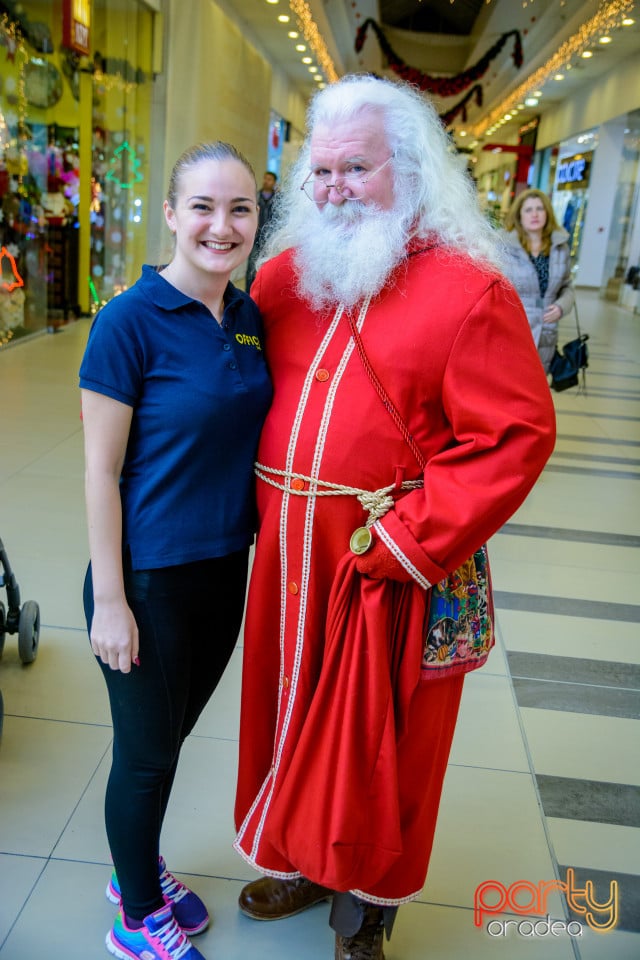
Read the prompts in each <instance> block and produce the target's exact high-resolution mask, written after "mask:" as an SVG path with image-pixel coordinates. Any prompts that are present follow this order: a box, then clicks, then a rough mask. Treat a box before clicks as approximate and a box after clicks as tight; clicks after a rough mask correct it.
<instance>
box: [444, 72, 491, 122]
mask: <svg viewBox="0 0 640 960" xmlns="http://www.w3.org/2000/svg"><path fill="white" fill-rule="evenodd" d="M472 97H475V101H476V104H477V105H478V106H479V107H481V106H482V85H481V84H480V83H476V84H474V86H473V87H471V90H469V93H467V94H466V95H465V96H464V97H463V98H462V100H459V101H458V103H456V105H455V106H454V107H451V109H450V110H447V111H446V113H441V114H440V119H441V120H442V122H443V124H444V125H445V127H448V126H449V125H450V124H451V123H453V121H454V120H455V118H456V117H457V116H458V114H459V113H461V114H462V122H463V123H466V122H467V104H468V103H469V100H471V98H472Z"/></svg>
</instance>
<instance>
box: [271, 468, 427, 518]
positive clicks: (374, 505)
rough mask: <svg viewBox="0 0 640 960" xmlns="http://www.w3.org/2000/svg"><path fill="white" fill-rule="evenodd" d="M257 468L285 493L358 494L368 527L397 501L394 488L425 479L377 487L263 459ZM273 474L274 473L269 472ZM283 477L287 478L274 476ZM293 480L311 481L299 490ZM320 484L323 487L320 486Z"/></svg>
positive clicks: (415, 487)
mask: <svg viewBox="0 0 640 960" xmlns="http://www.w3.org/2000/svg"><path fill="white" fill-rule="evenodd" d="M254 470H255V474H256V476H257V477H258V478H259V479H260V480H262V481H263V482H264V483H268V484H269V485H270V486H272V487H276V489H277V490H282V491H283V492H285V493H291V494H294V495H295V496H299V497H345V496H347V497H356V499H357V500H358V501H359V503H360V504H361V506H362V507H363V509H364V510H366V511H367V513H368V514H369V516H368V518H367V522H366V525H367V526H368V527H369V526H371V524H373V523H375V521H376V520H380V518H381V517H384V515H385V514H386V513H388V512H389V510H390V509H391V507H392V506H393V504H394V502H395V501H394V498H393V497H392V496H391V494H392V493H393V491H394V490H398V489H400V490H418V489H419V488H420V487H422V485H423V481H422V480H403V482H402V483H401V484H400V487H399V488H398V487H397V486H396V484H395V483H391V484H389V486H387V487H380V488H379V489H378V490H363V489H362V488H361V487H351V486H349V485H348V484H343V483H332V482H331V481H329V480H320V479H319V478H315V479H314V478H313V477H307V476H305V474H303V473H294V472H293V471H290V470H278V469H276V468H275V467H266V466H265V465H264V464H262V463H255V464H254ZM269 474H271V476H269ZM275 477H282V478H283V480H284V481H288V483H287V482H282V481H280V480H276V479H274V478H275ZM292 480H302V481H304V483H305V484H308V485H309V486H308V488H307V489H305V490H296V489H295V487H293V486H292V485H291V481H292ZM318 488H320V489H318Z"/></svg>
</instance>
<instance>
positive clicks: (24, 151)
mask: <svg viewBox="0 0 640 960" xmlns="http://www.w3.org/2000/svg"><path fill="white" fill-rule="evenodd" d="M61 3H62V4H64V3H66V0H60V2H57V3H55V4H51V3H44V2H41V0H21V2H19V3H18V2H10V0H7V2H5V3H3V4H0V251H2V255H1V259H0V273H1V276H0V348H1V347H2V346H4V345H6V344H8V343H10V342H11V341H12V340H15V339H16V338H18V337H20V336H24V335H29V334H32V333H36V332H39V331H42V330H44V329H49V330H56V329H57V328H58V327H59V326H60V325H61V324H64V323H66V322H67V321H68V320H71V319H73V318H74V317H75V316H77V315H78V314H79V313H80V312H85V311H86V312H88V310H89V308H90V305H91V302H92V301H93V303H94V305H96V306H98V305H99V304H100V303H102V302H104V301H105V300H107V299H110V298H111V297H112V296H113V295H114V294H115V293H117V292H119V290H122V289H125V288H126V287H127V286H129V285H130V284H131V283H132V282H133V280H134V279H135V278H136V277H137V276H138V274H139V271H140V266H141V264H142V262H143V260H144V257H145V253H146V240H147V237H146V231H147V224H146V222H145V210H146V204H147V181H148V174H147V156H148V149H147V148H148V144H149V137H150V112H151V108H150V104H151V88H152V73H151V67H150V60H151V34H152V31H151V22H152V13H151V11H150V10H149V8H148V7H147V6H146V5H145V4H144V3H142V2H141V0H121V2H120V3H119V4H118V8H117V10H115V9H114V5H113V4H112V3H109V2H108V0H93V2H92V3H91V7H90V10H91V18H90V20H91V22H90V33H89V46H88V49H89V53H88V54H86V55H84V54H80V53H77V52H75V51H73V50H71V49H69V47H68V46H66V45H65V43H64V38H63V23H62V19H63V18H61V16H60V10H61ZM70 9H71V8H70ZM123 50H126V58H123ZM89 102H90V109H87V108H88V106H89ZM81 158H83V159H81ZM83 164H84V169H83ZM88 196H90V203H86V202H85V201H84V200H83V199H82V198H84V197H88ZM14 270H15V275H16V276H19V277H20V280H21V282H20V283H19V284H18V283H17V281H16V280H15V279H14ZM9 288H11V289H9Z"/></svg>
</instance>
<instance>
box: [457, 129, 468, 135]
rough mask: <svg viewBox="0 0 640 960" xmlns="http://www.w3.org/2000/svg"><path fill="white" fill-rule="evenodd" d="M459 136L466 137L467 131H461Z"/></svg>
mask: <svg viewBox="0 0 640 960" xmlns="http://www.w3.org/2000/svg"><path fill="white" fill-rule="evenodd" d="M458 135H459V136H461V137H466V135H467V131H466V130H460V131H458Z"/></svg>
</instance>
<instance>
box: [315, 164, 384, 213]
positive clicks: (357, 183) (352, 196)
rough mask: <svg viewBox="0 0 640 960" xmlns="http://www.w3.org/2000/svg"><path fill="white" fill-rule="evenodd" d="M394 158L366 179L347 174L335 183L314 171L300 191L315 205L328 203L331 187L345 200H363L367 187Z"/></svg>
mask: <svg viewBox="0 0 640 960" xmlns="http://www.w3.org/2000/svg"><path fill="white" fill-rule="evenodd" d="M393 157H394V155H393V154H391V156H390V157H387V159H386V160H385V162H384V163H383V164H381V165H380V166H379V167H378V168H377V169H376V170H373V171H372V172H371V173H369V174H367V176H366V177H363V176H362V174H361V173H359V172H358V173H356V172H351V173H349V172H347V173H343V174H342V175H341V176H339V177H336V178H335V180H334V181H333V183H329V182H328V181H329V178H328V176H325V177H322V176H320V175H319V174H317V173H315V172H314V171H313V170H312V171H311V172H310V173H309V176H308V177H307V179H306V180H305V181H304V183H303V184H302V185H301V187H300V189H301V190H303V191H304V193H305V194H306V196H307V197H309V200H313V202H314V203H318V204H324V203H327V200H328V197H323V195H324V194H328V193H329V190H330V189H331V187H333V189H334V190H336V191H337V193H339V194H340V196H341V197H342V199H343V200H362V198H363V197H364V193H365V187H366V185H367V184H368V183H369V181H370V180H372V179H373V178H374V177H375V176H376V174H378V173H380V171H381V170H384V168H385V167H386V165H387V164H388V163H391V161H392V160H393Z"/></svg>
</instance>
